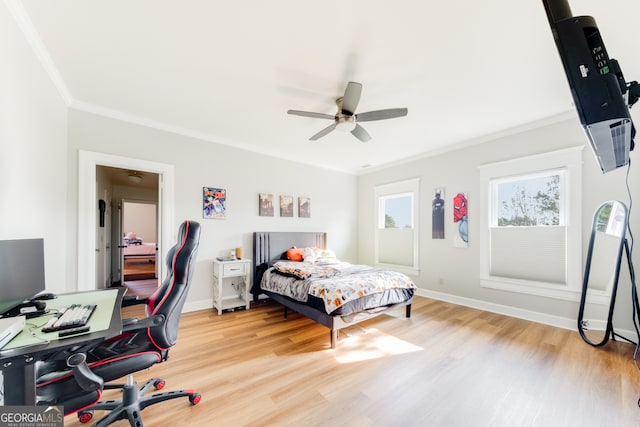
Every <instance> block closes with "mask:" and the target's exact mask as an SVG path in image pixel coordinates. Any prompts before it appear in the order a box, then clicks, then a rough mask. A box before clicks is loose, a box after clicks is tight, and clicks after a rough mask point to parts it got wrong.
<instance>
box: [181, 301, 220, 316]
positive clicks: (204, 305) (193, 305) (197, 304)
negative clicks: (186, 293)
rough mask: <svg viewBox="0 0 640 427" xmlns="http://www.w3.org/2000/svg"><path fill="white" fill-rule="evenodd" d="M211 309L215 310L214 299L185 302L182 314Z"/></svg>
mask: <svg viewBox="0 0 640 427" xmlns="http://www.w3.org/2000/svg"><path fill="white" fill-rule="evenodd" d="M209 308H213V299H205V300H200V301H194V302H185V303H184V307H183V308H182V312H183V313H188V312H190V311H198V310H206V309H209Z"/></svg>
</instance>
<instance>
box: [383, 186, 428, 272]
mask: <svg viewBox="0 0 640 427" xmlns="http://www.w3.org/2000/svg"><path fill="white" fill-rule="evenodd" d="M418 188H419V180H418V179H412V180H407V181H402V182H397V183H393V184H385V185H380V186H377V187H376V188H375V200H376V217H377V221H376V230H375V245H376V247H375V263H376V264H377V265H382V266H386V267H390V268H393V269H395V270H399V271H404V272H406V273H410V274H415V273H417V272H418V269H419V267H418V236H419V234H418V223H417V221H416V219H417V218H418V210H417V209H418Z"/></svg>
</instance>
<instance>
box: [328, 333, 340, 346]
mask: <svg viewBox="0 0 640 427" xmlns="http://www.w3.org/2000/svg"><path fill="white" fill-rule="evenodd" d="M329 334H330V335H331V348H332V349H334V348H336V344H337V342H338V329H331V330H330V331H329Z"/></svg>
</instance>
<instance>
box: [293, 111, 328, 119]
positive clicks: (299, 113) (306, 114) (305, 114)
mask: <svg viewBox="0 0 640 427" xmlns="http://www.w3.org/2000/svg"><path fill="white" fill-rule="evenodd" d="M287 114H293V115H294V116H303V117H313V118H316V119H329V120H334V119H335V116H332V115H330V114H323V113H313V112H311V111H300V110H289V111H287Z"/></svg>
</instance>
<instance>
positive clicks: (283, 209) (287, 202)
mask: <svg viewBox="0 0 640 427" xmlns="http://www.w3.org/2000/svg"><path fill="white" fill-rule="evenodd" d="M280 216H283V217H293V197H292V196H280Z"/></svg>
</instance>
